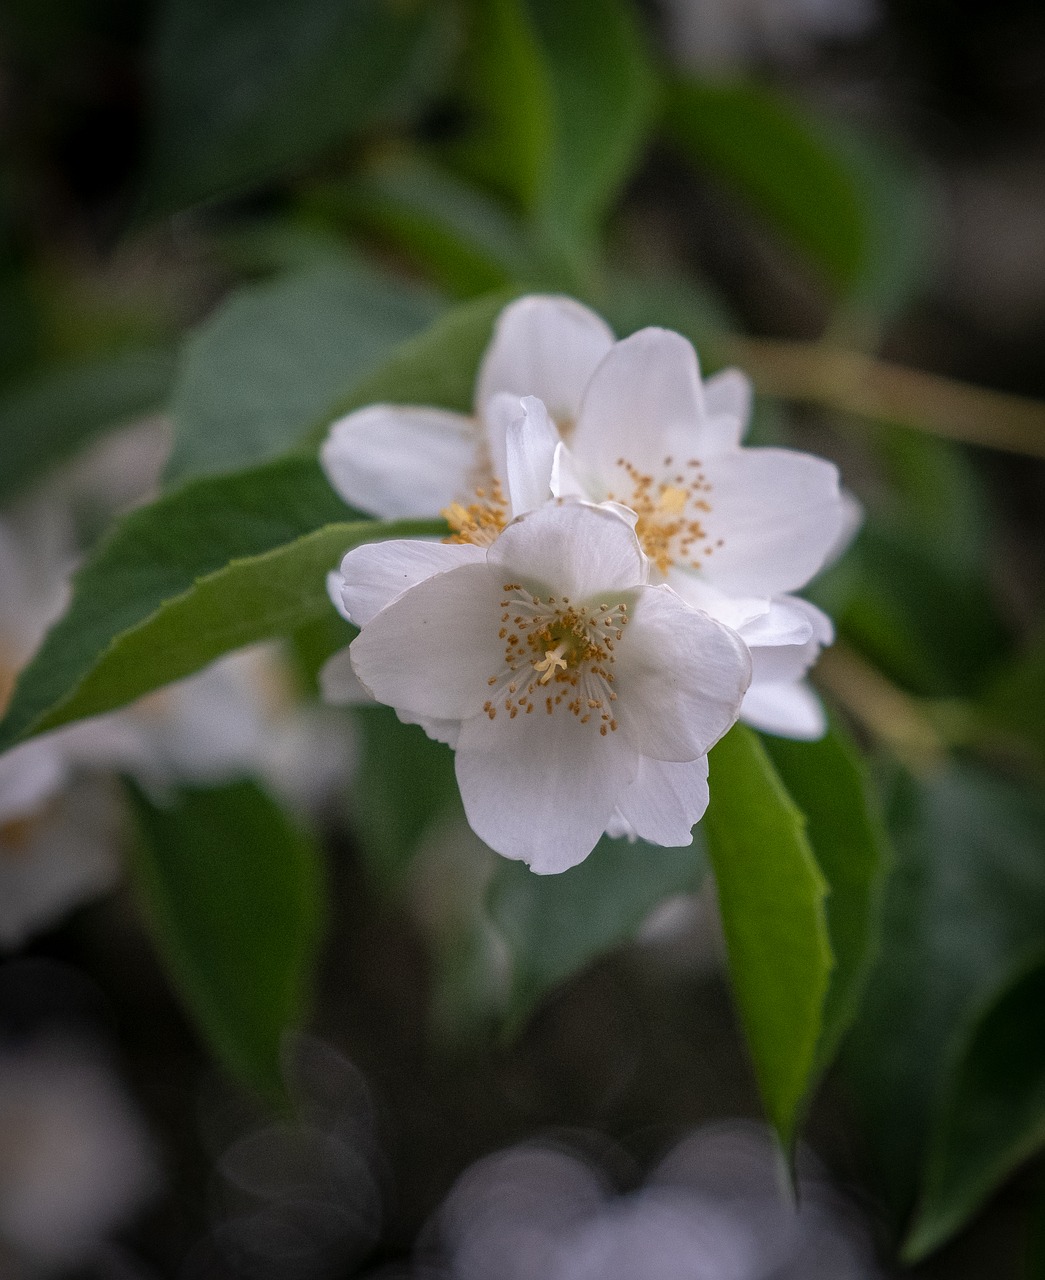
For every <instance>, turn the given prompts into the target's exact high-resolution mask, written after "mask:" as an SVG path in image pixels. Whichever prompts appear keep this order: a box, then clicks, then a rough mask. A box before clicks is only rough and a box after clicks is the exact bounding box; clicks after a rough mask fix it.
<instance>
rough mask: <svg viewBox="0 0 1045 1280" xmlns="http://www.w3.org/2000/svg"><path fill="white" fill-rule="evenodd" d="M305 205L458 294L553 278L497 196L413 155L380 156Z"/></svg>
mask: <svg viewBox="0 0 1045 1280" xmlns="http://www.w3.org/2000/svg"><path fill="white" fill-rule="evenodd" d="M309 207H310V208H311V209H314V210H316V211H317V212H319V213H320V214H322V215H324V216H325V217H326V218H328V219H333V220H335V221H337V222H343V221H345V220H347V221H348V222H349V223H350V224H351V225H352V226H355V227H362V228H363V229H364V230H366V231H368V232H371V233H376V234H377V235H378V236H379V237H381V238H382V239H383V240H386V241H387V240H391V241H392V242H393V243H394V244H395V245H396V246H397V247H398V248H400V249H401V250H404V251H405V252H406V253H407V254H408V255H409V256H410V257H411V258H412V259H413V260H414V261H416V262H417V263H418V264H419V265H420V266H421V267H422V268H423V269H425V270H426V271H427V272H428V273H429V274H430V276H431V277H432V278H433V279H434V280H435V281H436V282H437V283H438V284H439V285H440V287H442V288H444V289H446V290H447V291H448V292H449V293H452V294H455V295H458V296H460V297H471V296H474V295H475V294H479V293H486V292H489V291H490V290H491V289H500V288H504V287H505V286H506V285H509V284H519V283H522V282H525V283H527V284H531V285H539V284H542V283H544V282H545V281H548V283H549V284H552V285H553V284H554V283H555V281H554V278H553V276H552V273H551V271H550V269H549V268H548V267H547V266H546V265H545V264H543V263H542V262H541V259H540V255H539V253H538V250H537V247H536V245H535V244H534V243H533V237H532V236H531V234H530V231H529V228H527V227H526V226H525V225H524V224H523V223H522V222H521V221H520V220H518V219H517V218H516V217H515V216H514V215H513V214H512V213H511V212H510V211H509V210H508V209H507V208H505V207H504V206H503V205H502V204H501V203H500V202H499V201H498V200H496V199H494V198H493V197H491V196H489V195H487V194H486V193H485V192H483V191H481V190H480V189H479V188H477V187H474V186H472V185H471V184H470V183H468V182H465V181H464V180H463V179H460V178H458V177H456V176H454V175H453V174H451V173H450V172H448V171H446V170H443V169H440V168H439V167H438V166H437V165H434V164H432V163H430V162H429V161H427V160H425V159H423V158H422V157H421V156H418V155H409V154H406V155H404V154H400V155H393V156H386V157H384V158H382V159H381V160H379V161H376V162H375V163H373V164H372V165H370V166H369V167H368V168H367V169H366V170H364V172H363V173H362V174H360V175H359V176H358V177H357V178H356V179H354V180H353V181H351V182H348V183H340V184H337V185H336V186H335V185H329V186H326V187H323V188H320V189H319V190H318V191H314V192H312V193H311V194H310V197H309Z"/></svg>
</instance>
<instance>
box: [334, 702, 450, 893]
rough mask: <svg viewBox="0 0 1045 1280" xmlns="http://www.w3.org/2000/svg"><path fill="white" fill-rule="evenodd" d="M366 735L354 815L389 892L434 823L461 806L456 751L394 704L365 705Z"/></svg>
mask: <svg viewBox="0 0 1045 1280" xmlns="http://www.w3.org/2000/svg"><path fill="white" fill-rule="evenodd" d="M355 718H356V724H357V727H358V730H359V735H360V738H361V740H362V749H361V751H360V765H359V772H358V774H357V775H356V778H355V781H354V783H353V789H352V790H353V805H352V817H353V820H354V823H355V827H356V830H357V832H358V834H359V836H360V839H361V843H362V849H363V857H364V859H365V861H366V863H367V866H368V868H369V871H370V874H371V877H372V878H373V880H374V881H375V883H376V884H377V885H378V887H379V888H380V889H381V890H382V891H383V892H384V893H387V894H393V893H395V892H397V891H398V890H399V889H400V888H401V887H402V885H403V882H404V878H405V876H406V874H407V872H408V871H409V868H410V865H411V863H412V861H413V857H414V855H415V853H416V852H417V846H418V841H419V840H420V839H421V836H422V834H423V833H424V831H425V830H426V829H427V828H428V827H429V825H430V824H431V823H433V822H434V821H436V820H437V819H438V818H439V817H440V815H441V814H444V813H445V812H447V811H448V810H449V809H451V808H453V807H455V806H456V807H460V800H459V798H458V791H457V779H456V778H455V776H454V757H453V753H452V752H451V751H450V749H449V747H446V746H444V745H443V744H442V743H441V742H434V741H433V740H432V739H431V738H429V737H428V736H427V735H426V734H425V732H424V730H423V729H420V728H418V726H417V725H411V724H403V723H402V722H401V721H400V720H399V719H398V717H397V716H396V714H395V712H394V711H392V710H391V708H389V707H378V706H374V707H360V708H359V709H358V710H357V711H356V713H355Z"/></svg>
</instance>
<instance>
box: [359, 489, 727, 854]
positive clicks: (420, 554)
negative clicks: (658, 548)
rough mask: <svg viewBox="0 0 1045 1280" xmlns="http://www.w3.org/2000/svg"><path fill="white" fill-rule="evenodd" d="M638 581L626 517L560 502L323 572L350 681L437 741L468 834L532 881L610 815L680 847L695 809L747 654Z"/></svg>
mask: <svg viewBox="0 0 1045 1280" xmlns="http://www.w3.org/2000/svg"><path fill="white" fill-rule="evenodd" d="M648 578H649V565H648V561H647V560H646V558H645V557H644V556H643V554H642V550H641V548H640V546H639V542H638V539H637V538H636V536H635V532H634V530H633V528H632V527H631V525H630V524H629V523H628V522H627V521H625V520H623V519H621V518H620V516H619V515H617V514H616V512H614V511H613V510H612V509H609V508H601V507H594V506H591V505H588V504H584V503H576V502H563V503H559V502H551V503H548V504H546V505H544V506H542V507H540V508H539V509H537V510H536V511H533V512H531V513H530V514H528V515H525V516H522V517H520V518H519V519H516V520H515V521H513V522H512V523H511V524H509V525H508V527H507V528H506V529H505V530H504V532H503V533H501V534H500V536H499V537H497V538H496V539H495V540H494V541H493V542H492V544H491V545H490V546H489V547H484V546H477V545H474V544H472V543H467V542H462V543H457V544H445V543H429V542H418V541H405V542H383V543H373V544H370V545H367V546H362V547H357V548H355V549H354V550H352V551H350V552H349V553H348V555H346V556H345V558H344V560H343V562H342V564H341V595H342V601H343V606H344V608H345V610H346V611H347V614H348V615H349V616H350V617H351V619H352V620H353V621H354V622H355V623H356V624H357V625H358V626H360V627H361V628H362V631H361V633H360V635H359V636H358V637H357V638H356V639H355V640H354V641H353V643H352V645H351V658H352V662H353V665H354V667H355V671H356V674H357V675H358V677H359V679H360V680H361V681H362V683H363V685H364V686H365V687H366V689H367V690H368V691H369V692H370V693H371V694H372V695H373V696H374V697H375V698H377V699H378V701H380V702H385V703H388V704H389V705H391V706H393V707H395V708H396V710H397V711H398V712H399V714H400V717H401V718H402V719H405V720H407V721H410V722H416V723H419V724H421V725H422V726H423V727H424V728H425V729H426V731H427V732H428V733H430V734H431V735H432V736H434V737H438V738H440V739H441V740H443V741H445V742H448V743H449V744H450V745H451V746H452V747H454V749H455V751H456V770H457V780H458V784H459V786H460V789H461V797H462V799H463V801H464V807H465V812H466V814H467V816H468V821H469V823H470V824H471V826H472V828H473V830H474V831H475V832H476V834H477V835H478V836H480V838H481V839H483V840H484V841H485V842H486V843H487V844H488V845H489V846H490V847H491V848H492V849H494V850H496V851H497V852H498V853H502V854H504V855H505V856H506V857H509V858H519V859H523V860H524V861H526V862H528V863H529V864H530V865H531V867H532V868H533V870H535V871H538V872H555V871H564V870H565V869H566V868H567V867H571V866H573V865H575V864H576V863H578V862H580V861H582V860H583V859H584V858H585V857H586V856H587V855H588V853H589V852H590V851H591V849H592V848H593V847H594V846H595V844H596V842H597V841H598V839H599V837H600V836H601V835H602V834H603V832H604V831H605V830H606V829H607V827H608V826H610V824H611V823H613V822H614V821H615V820H621V821H623V822H625V823H627V824H628V826H629V828H630V829H631V830H634V831H635V832H637V833H638V834H639V835H640V836H642V837H643V838H644V839H647V840H650V841H652V842H654V843H657V844H666V845H680V844H688V843H689V841H690V840H691V838H692V827H693V824H694V823H695V822H696V821H698V820H699V818H700V817H701V816H702V814H703V812H704V809H705V808H706V806H707V759H706V754H707V751H708V749H709V748H710V747H711V746H712V745H713V744H714V743H715V742H716V741H717V740H718V739H719V737H721V735H722V734H723V733H725V732H726V730H727V729H728V728H729V727H730V725H731V724H732V723H733V722H734V720H735V719H736V712H737V708H738V706H739V704H740V699H741V697H742V695H743V693H744V690H745V689H746V687H747V683H748V680H749V678H750V659H749V656H748V653H747V650H746V648H745V646H744V645H743V643H742V642H741V641H740V640H739V639H738V638H737V637H736V636H735V635H734V633H733V632H731V631H730V630H729V629H728V628H726V627H724V626H722V625H721V624H719V623H717V622H715V621H714V620H712V619H711V618H709V617H707V616H706V615H704V614H702V613H699V612H697V611H696V610H693V609H690V608H689V607H688V606H687V605H686V604H685V603H684V602H683V601H682V600H681V599H679V597H678V596H677V595H676V594H675V592H674V591H672V590H671V589H670V588H669V587H667V586H664V585H659V586H651V585H649V583H648Z"/></svg>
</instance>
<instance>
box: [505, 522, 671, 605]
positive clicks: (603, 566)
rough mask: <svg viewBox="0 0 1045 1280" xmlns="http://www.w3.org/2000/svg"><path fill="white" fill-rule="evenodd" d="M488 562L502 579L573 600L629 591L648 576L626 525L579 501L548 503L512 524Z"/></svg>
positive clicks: (636, 545)
mask: <svg viewBox="0 0 1045 1280" xmlns="http://www.w3.org/2000/svg"><path fill="white" fill-rule="evenodd" d="M489 562H490V564H491V565H492V566H496V568H497V572H498V574H499V575H501V577H502V580H507V579H509V578H510V579H517V580H518V581H520V582H523V583H526V584H527V585H531V584H532V586H533V589H534V591H535V592H536V593H537V594H540V595H553V596H556V597H559V598H561V597H562V596H568V597H570V599H572V600H575V601H582V600H588V599H591V598H592V597H593V596H601V595H604V594H609V593H615V592H627V591H631V590H633V589H634V588H636V587H638V586H641V585H642V584H644V583H645V582H646V580H647V577H648V574H649V566H648V563H647V561H646V558H645V556H643V554H642V550H641V548H640V547H639V540H638V538H637V537H636V536H635V530H634V529H633V528H632V527H631V525H630V524H629V523H628V521H626V520H624V519H622V518H621V516H619V515H618V514H617V513H616V512H615V511H613V510H612V509H610V508H608V507H596V506H592V505H590V504H588V503H585V502H559V501H553V502H549V503H546V504H545V505H544V506H543V507H539V508H538V509H537V510H536V511H531V512H530V513H529V514H528V515H525V516H523V517H522V518H521V519H519V520H514V521H513V522H512V523H511V524H510V525H509V526H508V528H507V529H505V531H504V532H503V533H502V534H501V536H500V537H499V538H498V539H497V541H496V542H495V543H494V544H493V546H492V547H491V548H490V552H489Z"/></svg>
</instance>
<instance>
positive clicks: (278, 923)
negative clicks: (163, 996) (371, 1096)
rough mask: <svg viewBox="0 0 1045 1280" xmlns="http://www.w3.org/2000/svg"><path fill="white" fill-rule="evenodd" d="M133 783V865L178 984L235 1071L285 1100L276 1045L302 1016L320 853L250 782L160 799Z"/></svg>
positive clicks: (317, 906)
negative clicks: (136, 835)
mask: <svg viewBox="0 0 1045 1280" xmlns="http://www.w3.org/2000/svg"><path fill="white" fill-rule="evenodd" d="M130 790H131V795H132V798H133V803H134V811H135V814H136V817H137V821H138V828H139V833H140V839H139V841H138V846H137V850H136V856H135V858H134V860H133V863H132V867H133V870H134V876H135V880H136V882H137V886H138V889H139V891H140V893H141V896H142V899H143V901H144V906H145V911H146V915H147V918H148V920H149V923H150V926H151V930H152V935H153V938H154V940H155V942H156V945H157V947H158V948H159V950H160V954H161V955H162V957H163V959H164V961H165V963H166V966H167V968H168V970H169V971H170V975H171V978H172V981H173V982H174V985H175V987H176V988H177V990H178V992H179V993H180V995H181V998H182V1000H183V1001H184V1003H185V1005H186V1007H187V1008H188V1010H189V1012H190V1013H191V1015H192V1017H193V1018H194V1019H195V1020H196V1022H197V1023H198V1025H199V1027H200V1030H201V1031H202V1032H203V1034H204V1036H205V1037H206V1039H207V1040H208V1041H209V1043H210V1045H211V1047H212V1049H213V1051H214V1053H215V1055H216V1056H217V1057H218V1058H219V1059H220V1061H221V1062H222V1063H223V1064H224V1065H225V1067H226V1068H227V1069H228V1071H229V1072H230V1073H231V1074H232V1075H233V1076H235V1077H236V1079H238V1080H239V1081H240V1082H241V1083H243V1084H245V1085H247V1086H249V1087H251V1088H254V1089H257V1090H259V1091H261V1092H263V1093H265V1094H268V1095H270V1096H273V1097H278V1096H279V1094H280V1093H281V1090H282V1084H281V1078H280V1072H279V1050H280V1042H281V1039H282V1037H283V1034H284V1032H285V1031H287V1030H288V1029H290V1028H293V1027H297V1026H299V1025H300V1024H301V1023H302V1021H303V1020H304V1018H305V1016H306V1013H307V1008H308V1000H309V984H310V980H311V976H312V969H313V965H314V962H315V956H316V948H317V945H318V943H319V938H320V933H321V929H322V924H323V915H324V912H323V873H322V868H321V864H320V858H319V854H318V851H317V850H316V848H315V846H314V845H313V843H312V841H311V840H310V839H308V838H307V837H306V836H305V835H304V834H303V833H302V832H301V831H300V830H298V829H297V828H296V827H294V826H293V825H292V824H291V823H290V821H289V820H288V819H287V817H286V816H285V815H284V814H283V812H282V811H281V810H280V808H279V807H278V806H277V805H276V804H275V803H274V802H273V801H272V800H271V799H270V798H269V796H268V795H266V793H265V792H264V791H262V790H261V789H260V788H259V787H258V786H256V785H255V784H254V783H252V782H236V783H233V784H232V785H230V786H224V787H219V788H215V789H208V790H187V791H182V792H179V793H178V794H177V795H176V796H175V797H174V798H173V799H172V800H171V801H170V802H169V803H165V804H158V803H154V802H153V801H152V800H150V799H149V798H148V797H146V796H145V795H144V794H143V793H142V792H141V791H139V790H138V789H137V788H136V787H131V788H130Z"/></svg>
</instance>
